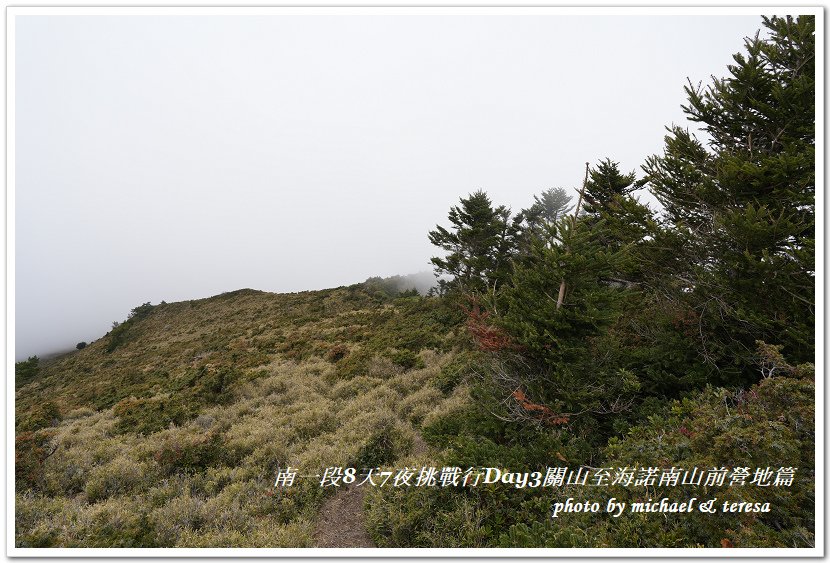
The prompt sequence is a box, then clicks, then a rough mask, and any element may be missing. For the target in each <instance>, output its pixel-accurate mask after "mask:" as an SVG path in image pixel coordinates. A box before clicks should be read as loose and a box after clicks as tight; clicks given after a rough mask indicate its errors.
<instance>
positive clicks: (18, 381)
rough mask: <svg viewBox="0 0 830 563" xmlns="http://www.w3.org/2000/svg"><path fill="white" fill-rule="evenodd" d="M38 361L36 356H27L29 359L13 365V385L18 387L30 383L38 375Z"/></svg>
mask: <svg viewBox="0 0 830 563" xmlns="http://www.w3.org/2000/svg"><path fill="white" fill-rule="evenodd" d="M39 363H40V359H39V358H38V357H37V356H29V359H27V360H26V361H23V362H15V364H14V383H15V386H16V387H20V386H22V385H25V384H27V383H29V382H30V381H32V380H33V379H34V378H35V377H37V374H38V364H39Z"/></svg>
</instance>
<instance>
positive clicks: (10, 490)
mask: <svg viewBox="0 0 830 563" xmlns="http://www.w3.org/2000/svg"><path fill="white" fill-rule="evenodd" d="M761 14H770V15H772V14H776V15H797V14H812V15H814V16H815V17H816V78H817V80H816V83H817V87H816V186H817V187H821V188H823V187H824V150H825V142H824V141H825V138H824V48H825V45H824V10H823V8H821V7H816V6H787V7H782V6H756V7H745V6H741V7H723V8H718V7H689V6H686V7H676V8H671V7H619V6H610V7H519V8H511V7H459V6H455V7H411V6H410V7H392V6H386V7H365V6H364V7H346V6H335V7H331V6H329V7H302V6H300V7H298V6H294V7H246V8H230V7H7V8H6V288H7V290H6V291H7V292H6V307H7V309H6V311H7V317H6V356H7V357H6V374H7V376H6V407H7V408H6V468H5V469H6V556H7V557H38V558H42V557H84V558H87V557H90V558H92V557H95V558H97V557H165V558H166V557H211V558H212V557H280V558H308V557H316V558H321V557H322V558H329V557H360V558H373V559H374V558H390V557H410V558H411V557H418V558H421V557H444V558H446V557H463V558H473V557H474V558H484V557H487V558H491V557H498V558H506V557H510V558H540V557H579V558H583V557H637V558H656V557H690V558H699V557H739V558H744V557H751V558H760V557H775V558H778V557H787V558H795V557H798V558H801V557H823V556H824V545H825V543H824V542H825V535H824V525H825V521H824V508H825V502H824V501H825V496H824V495H825V482H824V469H825V465H824V439H825V438H824V424H825V419H824V396H825V389H824V347H823V346H822V345H821V344H823V343H824V342H825V335H824V282H825V279H824V250H825V249H824V236H825V231H824V210H825V207H824V205H825V201H824V191H823V189H818V190H817V192H816V207H817V209H818V215H817V219H816V221H817V225H816V230H817V234H818V237H817V241H816V242H817V255H816V296H815V298H816V299H815V303H816V312H817V315H816V342H817V344H819V346H817V347H816V349H817V351H816V359H815V364H816V444H815V445H816V465H815V467H816V483H815V493H816V505H815V506H816V530H815V539H816V546H815V547H813V548H736V549H729V550H723V549H715V548H700V549H697V548H682V549H670V548H589V549H572V548H568V549H557V548H476V549H470V548H451V549H439V548H424V549H410V548H396V549H390V548H66V549H65V548H18V547H15V546H14V537H15V533H14V532H15V531H14V517H15V510H14V505H15V503H14V499H15V497H14V490H15V489H14V471H13V470H12V471H10V469H11V468H12V467H13V460H14V412H15V410H14V397H15V390H14V377H13V376H10V374H14V354H13V353H12V351H13V350H14V345H15V338H14V326H15V325H14V319H15V307H14V303H15V302H14V295H15V277H14V273H15V272H14V264H15V261H14V260H15V217H14V209H15V145H14V139H15V80H14V77H15V18H16V17H17V16H46V15H64V16H74V15H82V16H91V15H107V16H140V15H164V16H197V15H211V16H222V15H270V16H274V15H353V16H368V15H447V16H449V15H484V16H506V15H526V16H531V15H586V16H588V15H596V16H599V15H612V16H656V15H662V16H667V15H674V16H677V15H681V16H683V15H689V16H691V15H698V16H699V15H720V16H728V15H759V16H760V15H761ZM714 70H715V71H716V72H717V69H714Z"/></svg>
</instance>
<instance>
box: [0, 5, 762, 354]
mask: <svg viewBox="0 0 830 563" xmlns="http://www.w3.org/2000/svg"><path fill="white" fill-rule="evenodd" d="M760 27H761V21H760V17H755V16H705V17H704V16H700V17H689V16H672V17H662V16H661V17H657V16H649V17H640V16H617V17H610V16H607V17H598V16H509V17H508V16H377V15H376V16H331V15H330V16H186V17H185V16H181V17H179V16H176V17H171V16H121V17H116V16H18V17H17V18H16V44H15V48H16V77H15V96H16V113H15V118H16V139H15V150H16V160H15V168H16V184H15V186H13V189H14V190H15V192H14V193H15V197H16V201H15V222H16V227H15V249H14V250H15V286H16V287H15V295H14V303H15V309H16V310H15V323H16V326H15V338H16V342H15V357H16V358H17V359H18V360H19V359H25V358H26V357H27V356H29V355H32V354H40V355H43V354H46V353H48V352H50V351H54V350H58V349H67V348H72V347H74V345H75V343H77V342H79V341H81V340H85V341H90V340H94V339H97V338H99V337H101V336H102V335H103V334H104V333H105V332H107V331H108V330H109V328H110V325H111V323H112V321H114V320H119V321H121V320H123V319H124V318H125V317H126V316H127V314H128V313H129V311H130V309H132V308H133V307H135V306H137V305H139V304H141V303H143V302H146V301H150V302H152V303H158V302H159V301H161V300H165V301H168V302H172V301H180V300H186V299H197V298H202V297H208V296H211V295H215V294H218V293H221V292H224V291H231V290H235V289H240V288H244V287H250V288H254V289H260V290H265V291H276V292H286V291H301V290H306V289H321V288H326V287H335V286H339V285H344V284H351V283H356V282H360V281H363V280H365V279H366V278H368V277H369V276H390V275H394V274H407V273H412V272H417V271H421V270H427V269H429V268H430V265H429V258H430V257H431V256H433V255H435V254H436V251H435V249H434V248H433V247H432V246H431V245H430V244H429V241H428V240H427V232H428V231H429V230H430V229H433V228H434V227H435V225H436V224H437V223H441V224H444V225H446V224H447V221H446V216H447V211H448V210H449V207H450V206H451V205H454V204H456V203H457V202H458V198H459V197H462V196H466V195H467V194H469V193H471V192H473V191H475V190H476V189H479V188H482V189H484V190H486V191H487V192H488V194H489V195H490V196H491V198H492V199H493V201H494V203H495V204H505V205H508V206H510V207H512V208H513V209H514V210H515V211H518V210H519V209H520V208H522V207H526V206H528V205H529V204H530V203H531V202H532V196H533V194H536V193H539V192H541V191H542V190H544V189H546V188H550V187H556V186H561V187H573V186H577V185H579V184H580V183H581V180H582V174H583V170H584V163H585V162H586V161H590V162H591V163H595V162H596V161H598V160H599V159H601V158H605V157H610V158H612V159H614V160H617V161H619V162H620V163H621V167H622V168H623V170H624V171H631V170H637V172H638V173H639V172H640V171H639V166H640V165H641V164H642V163H643V161H644V159H645V158H646V157H647V156H649V155H651V154H654V153H658V152H661V150H662V144H663V136H664V135H665V129H664V128H665V127H666V126H667V125H670V124H671V123H672V122H675V123H685V119H684V116H683V114H682V112H681V110H680V104H681V103H684V102H685V96H684V93H683V86H684V84H685V83H686V78H687V77H690V78H691V79H692V80H693V81H694V82H697V81H701V80H702V81H703V82H704V83H707V82H708V81H709V80H710V78H709V77H710V75H712V74H714V75H716V76H723V75H724V74H725V73H726V65H727V64H729V63H730V62H731V55H732V53H735V52H739V51H741V50H742V44H743V38H744V37H745V36H748V35H754V33H755V31H756V30H757V29H758V28H760ZM10 189H12V186H10Z"/></svg>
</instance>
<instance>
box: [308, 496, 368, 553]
mask: <svg viewBox="0 0 830 563" xmlns="http://www.w3.org/2000/svg"><path fill="white" fill-rule="evenodd" d="M365 494H366V488H365V486H364V487H357V486H355V485H352V486H351V487H347V488H343V489H342V490H340V491H337V493H335V495H334V496H333V497H331V498H329V499H327V500H326V502H325V503H323V507H322V508H321V509H320V519H319V520H317V527H316V528H315V529H314V538H315V540H316V542H315V543H316V545H317V547H375V544H374V543H373V542H372V539H371V538H370V537H369V534H368V533H367V532H366V521H365V520H364V518H363V496H364V495H365Z"/></svg>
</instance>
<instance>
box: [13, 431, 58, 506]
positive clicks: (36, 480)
mask: <svg viewBox="0 0 830 563" xmlns="http://www.w3.org/2000/svg"><path fill="white" fill-rule="evenodd" d="M52 437H53V433H52V432H50V431H47V430H39V431H35V432H31V431H26V432H21V433H19V434H18V435H17V436H16V437H15V440H14V478H15V481H14V482H15V489H16V490H18V491H22V490H25V489H39V488H41V487H42V485H43V477H44V467H43V464H44V462H45V461H46V458H48V457H49V456H50V455H52V454H53V453H54V452H55V448H56V446H55V445H54V444H53V443H52Z"/></svg>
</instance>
